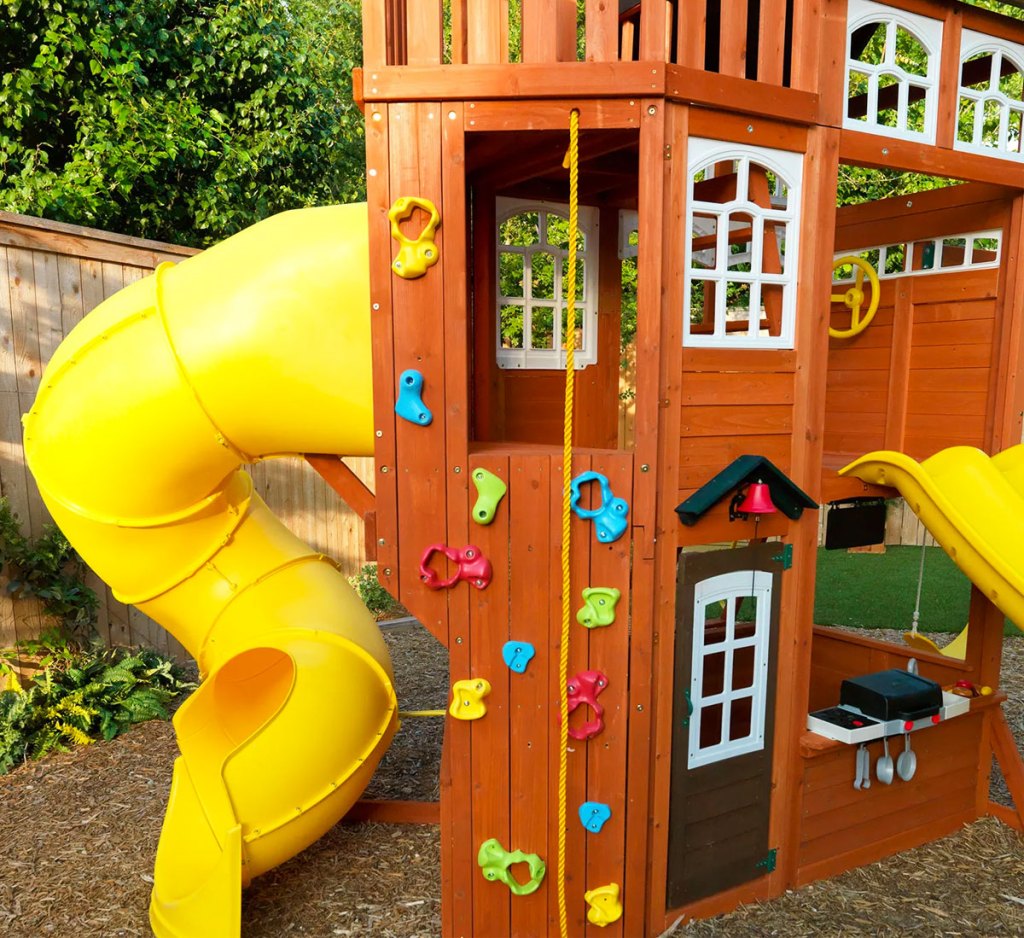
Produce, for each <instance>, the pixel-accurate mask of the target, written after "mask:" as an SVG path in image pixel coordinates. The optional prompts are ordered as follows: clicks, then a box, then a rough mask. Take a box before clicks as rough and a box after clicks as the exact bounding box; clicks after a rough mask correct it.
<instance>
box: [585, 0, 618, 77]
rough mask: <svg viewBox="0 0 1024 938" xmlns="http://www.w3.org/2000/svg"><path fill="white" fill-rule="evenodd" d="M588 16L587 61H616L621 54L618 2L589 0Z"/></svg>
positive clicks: (612, 0)
mask: <svg viewBox="0 0 1024 938" xmlns="http://www.w3.org/2000/svg"><path fill="white" fill-rule="evenodd" d="M586 17H587V19H586V45H587V48H586V61H588V62H614V61H615V60H616V59H617V58H618V54H619V53H618V48H619V17H618V4H617V3H616V2H615V0H587V8H586Z"/></svg>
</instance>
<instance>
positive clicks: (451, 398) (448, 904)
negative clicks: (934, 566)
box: [439, 103, 508, 935]
mask: <svg viewBox="0 0 1024 938" xmlns="http://www.w3.org/2000/svg"><path fill="white" fill-rule="evenodd" d="M441 148H442V160H441V171H442V180H441V183H442V201H443V204H442V205H440V206H439V208H440V209H441V217H442V227H441V229H440V232H439V234H440V248H441V261H440V266H441V271H442V273H443V276H444V288H443V289H444V303H443V317H444V321H443V324H442V328H443V331H444V336H445V370H444V393H445V408H446V417H445V419H446V421H447V431H446V433H445V465H444V470H445V474H446V479H447V492H448V498H447V505H448V538H449V540H450V541H451V542H452V543H454V544H457V545H458V546H463V545H465V544H467V543H470V542H471V541H472V539H473V536H472V534H471V533H470V529H471V528H473V529H475V527H476V526H475V525H471V524H470V523H469V511H470V494H469V477H470V466H469V462H468V447H469V443H468V440H469V424H468V422H469V407H468V402H469V343H470V338H469V334H468V330H469V318H468V311H467V304H468V291H467V288H466V278H465V271H466V269H467V267H468V264H469V261H468V259H467V256H466V255H467V244H466V233H467V231H468V222H467V201H468V200H467V196H466V191H465V171H464V166H465V136H464V130H463V106H462V104H461V103H457V104H447V105H445V106H444V107H443V108H442V114H441ZM456 469H458V470H459V471H456ZM502 510H504V511H506V512H507V511H508V506H507V505H506V506H505V507H504V509H502ZM471 592H472V590H471V589H469V588H468V587H467V588H464V589H457V590H449V591H448V607H447V608H448V632H447V641H446V644H447V645H448V660H449V672H450V676H451V679H452V680H453V681H454V680H458V679H460V678H461V677H464V676H467V675H469V674H470V673H471V660H472V659H471V654H472V635H471V629H470V627H469V605H470V599H471V596H470V593H471ZM445 737H446V738H445V752H444V754H443V756H444V758H445V764H444V766H443V768H442V784H443V789H442V794H441V800H442V808H443V815H442V828H441V837H442V857H441V876H442V903H441V904H442V915H443V923H442V931H443V933H444V934H446V935H468V934H471V933H472V926H473V920H472V909H473V895H474V892H475V889H476V888H485V887H487V886H488V885H490V884H488V883H486V882H484V881H483V878H482V877H481V875H480V873H479V869H478V868H477V866H476V863H475V860H476V850H475V848H474V841H473V828H472V816H471V814H470V810H469V806H470V804H471V802H472V797H473V783H474V780H473V779H472V778H471V777H470V774H469V772H468V771H467V767H468V766H469V765H470V764H471V749H472V730H471V725H467V724H465V723H463V722H462V721H460V720H452V719H449V720H448V723H447V730H446V734H445Z"/></svg>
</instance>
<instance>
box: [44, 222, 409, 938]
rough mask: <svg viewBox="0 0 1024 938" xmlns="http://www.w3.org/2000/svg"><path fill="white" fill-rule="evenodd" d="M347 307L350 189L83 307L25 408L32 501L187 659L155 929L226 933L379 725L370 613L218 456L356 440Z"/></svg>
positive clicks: (354, 296) (360, 785)
mask: <svg viewBox="0 0 1024 938" xmlns="http://www.w3.org/2000/svg"><path fill="white" fill-rule="evenodd" d="M369 307H370V301H369V285H368V256H367V210H366V206H365V205H348V206H334V207H330V208H316V209H302V210H300V211H295V212H286V213H284V214H282V215H277V216H275V217H274V218H271V219H268V220H267V221H264V222H261V223H259V224H257V225H254V226H253V227H252V228H249V229H247V230H245V231H242V232H240V233H239V234H237V235H235V236H234V237H231V238H229V239H227V240H226V241H224V242H222V243H221V244H218V245H217V246H215V247H213V248H211V249H210V250H208V251H206V252H204V253H203V254H199V255H196V256H195V257H192V258H189V259H188V260H186V261H184V262H183V263H181V264H180V265H178V266H172V265H163V266H161V267H160V268H158V269H157V271H156V272H155V274H154V275H153V276H150V277H147V278H145V279H144V280H141V281H139V282H137V283H134V284H132V285H131V286H129V287H126V288H125V289H124V290H122V291H120V292H119V293H117V294H116V295H114V296H112V297H110V299H108V300H107V301H106V302H104V303H103V304H101V305H100V306H99V307H97V309H95V310H94V311H93V312H92V313H90V315H89V316H87V317H86V318H85V319H84V320H83V321H82V322H81V323H80V324H79V325H78V326H77V327H76V328H75V329H74V330H73V331H72V332H71V333H70V334H69V335H68V337H67V338H66V339H65V341H64V342H63V343H62V344H61V346H60V347H59V348H58V349H57V351H56V353H55V354H54V356H53V358H52V360H51V362H50V363H49V365H48V367H47V369H46V372H45V374H44V375H43V380H42V385H41V388H40V391H39V394H38V397H37V398H36V401H35V404H34V405H33V407H32V410H31V412H30V413H29V414H28V415H26V417H25V452H26V456H27V459H28V463H29V466H30V468H31V470H32V472H33V474H34V475H35V477H36V481H37V482H38V483H39V488H40V490H41V492H42V494H43V498H44V500H45V502H46V504H47V507H48V508H49V509H50V511H51V513H52V514H53V516H54V519H55V520H56V522H57V523H58V524H59V525H60V527H61V528H62V529H63V530H64V532H65V534H66V535H67V537H68V539H69V540H70V541H71V543H72V544H74V545H75V547H76V549H77V550H78V551H79V552H80V553H81V555H82V557H83V558H84V559H85V560H86V562H87V563H88V564H89V565H90V566H91V567H92V568H93V569H94V570H95V571H96V572H97V573H98V574H99V575H100V576H101V577H102V578H103V579H104V580H106V581H107V582H108V583H109V584H110V585H111V587H112V588H113V590H114V592H115V595H116V596H117V597H118V598H119V599H122V600H123V601H125V602H129V603H133V604H135V605H136V606H138V607H139V608H140V609H141V610H142V611H143V612H145V613H147V614H148V615H150V616H152V617H153V618H154V619H156V620H157V621H158V622H160V623H161V624H162V625H163V626H164V627H165V628H167V629H168V630H169V631H170V632H171V633H172V634H173V635H174V636H175V637H176V638H178V640H179V641H181V642H182V644H183V645H185V647H186V648H187V649H188V650H189V651H190V652H191V653H192V654H193V655H194V656H195V657H196V660H197V661H198V662H199V666H200V670H201V672H202V674H203V675H204V676H205V679H204V681H203V683H202V685H201V686H200V688H199V689H198V690H197V691H196V692H195V694H193V696H192V697H191V698H190V699H189V700H188V701H187V702H186V703H185V704H184V705H183V706H182V707H181V708H180V710H179V711H178V713H177V714H176V716H175V718H174V725H175V730H176V732H177V737H178V743H179V746H180V749H181V756H180V758H178V759H177V761H176V762H175V766H174V777H173V781H172V785H171V795H170V800H169V803H168V807H167V815H166V817H165V820H164V826H163V831H162V833H161V837H160V845H159V847H158V849H157V856H156V867H155V873H154V886H153V896H152V901H151V904H150V921H151V924H152V926H153V930H154V931H155V932H156V934H157V935H158V936H160V938H200V936H202V938H220V936H235V935H238V934H239V930H240V921H241V896H240V891H241V887H242V886H243V885H245V884H246V883H248V881H249V880H250V879H251V878H252V877H253V876H257V875H259V874H260V873H263V872H265V871H266V870H269V869H271V868H272V867H274V866H277V865H278V864H280V863H282V862H284V861H285V860H287V859H288V858H290V857H292V856H294V855H295V854H296V853H298V852H299V851H300V850H302V849H303V848H305V847H306V846H308V845H309V844H311V843H312V842H313V841H315V840H316V839H317V838H318V837H320V836H321V835H322V834H323V833H324V832H325V831H327V830H328V829H329V828H330V827H332V826H333V825H334V824H335V823H337V821H338V820H340V819H341V817H342V816H343V815H344V814H345V812H346V811H348V809H349V808H350V807H351V806H352V804H353V803H354V802H355V800H356V799H357V798H358V797H359V795H360V794H361V793H362V791H363V789H364V788H365V786H366V784H367V782H368V781H369V779H370V776H371V775H372V774H373V771H374V769H375V768H376V765H377V763H378V762H379V760H380V757H381V756H382V755H383V753H384V751H385V749H386V748H387V746H388V744H389V743H390V741H391V738H392V736H393V735H394V733H395V730H396V728H397V721H398V717H397V705H396V701H395V693H394V687H393V677H392V672H391V662H390V659H389V657H388V652H387V648H386V646H385V644H384V640H383V637H382V636H381V634H380V631H379V629H378V628H377V626H376V623H375V622H374V621H373V618H372V617H371V616H370V614H369V613H368V612H367V610H366V608H365V607H364V606H363V604H362V603H361V602H360V600H359V598H358V597H357V596H356V595H355V593H354V592H353V591H352V589H351V587H350V586H349V585H348V583H347V582H346V580H345V578H344V577H343V576H342V575H341V574H340V573H339V572H338V570H337V568H336V567H335V565H334V564H333V563H332V562H331V561H329V560H328V559H327V558H325V557H323V556H321V555H319V554H317V553H315V552H314V551H312V550H311V549H310V548H309V547H308V546H307V545H305V544H304V543H302V541H300V540H298V539H297V538H295V537H294V536H292V535H291V534H290V533H289V532H288V531H287V529H286V528H285V527H284V526H283V525H282V524H281V522H280V521H279V520H278V519H277V518H275V517H274V515H273V514H272V513H271V512H270V511H269V510H268V509H267V507H266V505H265V504H264V503H263V502H262V501H261V500H260V498H259V497H258V496H257V495H255V494H254V493H253V491H252V484H251V482H250V480H249V477H248V475H246V473H245V472H244V471H243V470H242V469H241V468H240V467H241V465H242V464H244V463H247V462H253V461H256V460H260V459H265V458H267V457H269V456H279V455H288V454H298V453H303V452H319V453H338V454H339V455H371V454H372V453H373V439H374V437H373V424H372V390H371V375H370V368H371V355H370V315H369Z"/></svg>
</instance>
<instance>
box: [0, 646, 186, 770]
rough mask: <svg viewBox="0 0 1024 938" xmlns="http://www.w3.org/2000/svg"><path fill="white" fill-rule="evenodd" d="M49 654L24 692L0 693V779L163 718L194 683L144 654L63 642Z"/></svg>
mask: <svg viewBox="0 0 1024 938" xmlns="http://www.w3.org/2000/svg"><path fill="white" fill-rule="evenodd" d="M32 644H33V645H38V644H39V643H32ZM51 651H52V652H53V653H51V654H49V655H45V656H44V658H43V660H44V661H46V660H48V662H49V663H48V664H47V666H46V667H45V668H44V670H43V672H42V673H41V674H38V675H36V676H35V677H34V678H33V679H32V682H31V683H30V684H29V685H28V686H27V687H22V686H21V685H20V684H18V683H17V681H16V680H15V682H14V684H13V686H12V688H11V689H9V690H5V691H2V692H0V775H3V774H4V773H6V772H9V771H10V770H11V769H12V768H14V767H15V766H17V765H19V764H20V763H21V762H23V761H25V760H27V759H39V758H42V757H43V756H45V755H47V754H49V753H51V752H64V751H67V750H68V749H70V748H71V747H72V746H76V745H88V744H89V743H91V742H93V741H95V740H98V739H104V740H110V739H113V738H114V737H115V736H117V735H118V734H120V733H123V732H124V731H125V730H127V729H128V727H130V726H131V725H132V724H134V723H141V722H143V721H145V720H153V719H167V716H168V710H167V708H168V705H169V704H170V703H171V702H172V701H173V700H174V698H175V697H177V696H178V695H179V694H181V693H182V692H184V691H186V690H190V689H191V688H193V687H194V686H195V685H194V684H192V683H190V682H188V681H187V680H186V679H185V678H184V677H183V675H182V673H181V671H180V670H179V669H178V668H177V666H176V665H174V664H173V662H171V661H169V660H167V659H166V658H164V657H163V656H161V655H159V654H157V652H155V651H151V650H148V649H144V650H140V651H136V652H131V653H126V652H124V651H115V650H105V651H86V650H83V649H80V648H77V649H76V648H73V647H71V646H69V645H67V644H64V645H63V646H61V647H59V648H57V649H55V650H52V649H51ZM35 653H37V654H38V649H36V652H35Z"/></svg>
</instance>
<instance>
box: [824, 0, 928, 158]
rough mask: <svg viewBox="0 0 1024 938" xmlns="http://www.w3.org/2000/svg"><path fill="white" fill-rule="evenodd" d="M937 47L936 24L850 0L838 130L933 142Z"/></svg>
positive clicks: (867, 1) (925, 19)
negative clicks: (844, 128) (842, 111)
mask: <svg viewBox="0 0 1024 938" xmlns="http://www.w3.org/2000/svg"><path fill="white" fill-rule="evenodd" d="M941 46H942V23H941V22H940V21H939V20H933V19H929V18H928V17H924V16H918V15H916V14H910V13H906V12H905V11H901V10H894V9H893V8H891V7H886V6H882V5H881V4H877V3H872V2H869V0H852V2H851V3H850V9H849V33H848V37H847V61H846V117H845V120H844V125H845V126H847V127H851V128H853V129H858V130H864V131H868V132H872V133H888V134H891V135H893V136H897V137H903V138H905V139H910V140H918V141H927V142H933V141H934V139H935V114H936V95H937V90H938V62H939V50H940V49H941Z"/></svg>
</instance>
